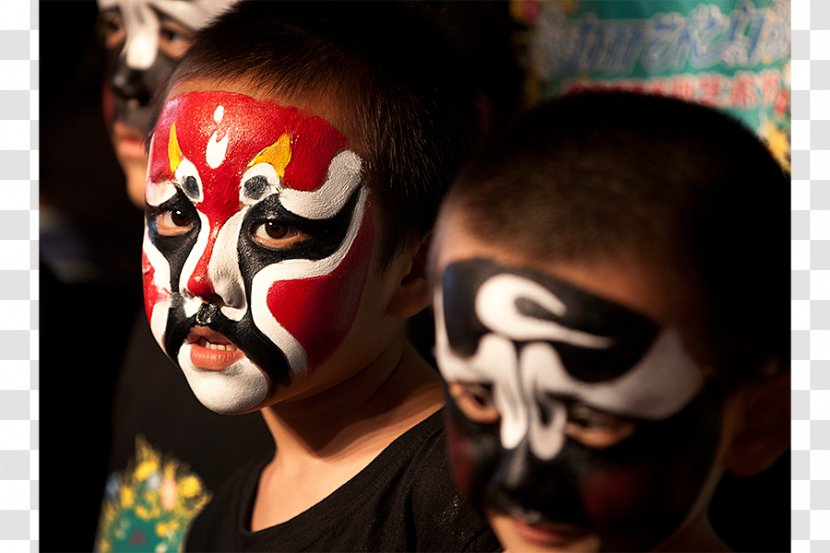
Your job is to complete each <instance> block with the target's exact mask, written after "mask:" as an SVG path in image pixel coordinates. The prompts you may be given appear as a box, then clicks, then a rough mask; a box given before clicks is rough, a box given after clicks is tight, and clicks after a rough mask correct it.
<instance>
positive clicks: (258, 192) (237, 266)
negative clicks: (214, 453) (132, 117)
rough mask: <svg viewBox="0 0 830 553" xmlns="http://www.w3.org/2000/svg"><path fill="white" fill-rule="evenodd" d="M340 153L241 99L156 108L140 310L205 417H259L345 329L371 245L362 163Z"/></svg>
mask: <svg viewBox="0 0 830 553" xmlns="http://www.w3.org/2000/svg"><path fill="white" fill-rule="evenodd" d="M346 143H347V141H346V138H345V136H343V135H342V134H341V133H340V132H339V131H337V129H335V128H334V127H333V126H331V124H330V123H328V122H326V121H324V120H322V119H320V118H318V117H313V116H310V115H307V114H305V113H303V112H301V111H300V110H298V109H297V108H294V107H286V106H280V105H278V104H275V103H273V102H269V101H263V100H255V99H254V98H251V97H248V96H245V95H242V94H237V93H231V92H222V91H210V92H193V93H190V94H186V95H183V96H179V97H177V98H174V99H172V100H170V101H169V102H168V103H167V104H166V106H165V110H164V111H163V112H162V116H161V118H160V119H159V123H158V124H157V126H156V132H155V134H154V138H153V142H152V144H151V162H150V171H149V173H150V176H149V179H148V184H147V193H146V198H147V205H148V216H147V231H146V233H145V243H144V250H145V260H146V264H147V266H148V268H147V270H146V274H145V299H146V302H145V304H146V305H145V307H146V309H147V312H148V317H149V318H150V320H151V325H152V328H153V331H154V335H155V337H156V339H157V340H158V341H159V343H160V344H162V347H164V349H165V351H166V352H167V354H168V355H169V356H170V357H171V358H172V359H174V360H175V361H176V362H177V364H178V365H179V366H180V367H181V368H182V370H183V371H184V373H185V376H186V377H187V379H188V382H189V383H190V386H191V388H192V389H193V391H194V393H195V394H196V396H197V397H198V398H199V399H200V401H202V403H204V404H205V405H206V406H207V407H209V408H210V409H212V410H214V411H217V412H220V413H234V412H242V411H248V410H252V409H255V408H257V407H258V406H260V404H261V403H262V402H263V400H264V398H265V397H266V396H267V395H268V393H269V391H271V390H273V389H274V388H275V387H278V386H284V385H287V384H289V383H290V382H291V381H293V379H295V378H298V377H306V376H309V375H310V374H312V373H313V371H314V370H315V369H317V368H318V367H319V366H320V365H321V364H323V363H324V362H325V361H326V360H327V359H328V357H329V356H331V355H332V354H333V353H334V351H336V350H337V349H338V348H339V347H340V343H341V342H342V341H343V340H344V338H345V336H346V334H347V333H348V331H349V328H350V326H351V324H352V322H353V320H354V317H355V316H356V313H357V309H358V307H359V305H360V300H361V294H362V291H363V287H364V286H365V283H366V279H367V276H368V271H369V266H370V260H371V256H372V250H373V244H374V238H373V230H372V225H373V223H372V215H371V212H370V205H369V202H368V198H369V190H368V188H366V187H365V186H364V185H363V184H362V182H363V162H362V160H361V158H360V157H359V156H358V155H357V154H356V153H354V152H353V151H351V150H348V149H346ZM176 221H178V222H176ZM269 229H270V231H276V233H277V234H279V232H284V233H285V234H283V235H279V236H272V235H271V234H269ZM285 235H289V239H283V236H285ZM294 238H296V240H294Z"/></svg>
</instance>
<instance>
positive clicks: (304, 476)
mask: <svg viewBox="0 0 830 553" xmlns="http://www.w3.org/2000/svg"><path fill="white" fill-rule="evenodd" d="M192 92H223V93H226V92H231V93H239V94H244V95H246V96H249V97H251V98H253V99H254V100H256V101H269V102H274V103H276V104H278V105H281V106H288V107H291V108H296V109H297V110H299V111H300V112H302V113H303V114H304V115H306V116H308V117H318V118H321V119H323V120H325V121H327V122H328V123H329V124H331V125H332V126H333V127H334V128H335V129H337V130H338V131H339V132H340V133H341V134H342V135H343V136H345V137H346V142H347V145H348V146H347V147H348V149H349V150H351V151H353V152H355V153H356V154H357V155H361V153H362V152H361V144H360V143H359V141H356V140H351V139H350V138H349V129H348V128H347V125H346V122H345V118H344V117H342V116H340V114H341V113H347V112H346V110H345V108H343V107H341V106H338V105H336V104H335V103H333V102H331V101H327V99H325V98H319V97H313V96H312V95H304V96H303V97H302V98H287V97H279V98H275V97H270V96H267V95H265V94H264V93H262V92H260V91H258V90H256V89H254V88H251V87H250V86H249V85H248V84H247V83H245V82H237V81H222V82H218V81H211V80H191V81H185V82H182V83H178V84H177V85H176V86H175V87H174V88H173V89H172V90H171V93H170V96H169V97H168V100H170V99H172V98H175V97H177V96H183V95H187V94H189V93H192ZM372 204H373V196H372V194H371V193H369V196H368V202H367V205H372ZM367 213H368V214H369V216H370V217H371V225H372V227H373V228H374V229H375V232H374V233H373V234H372V235H371V240H370V243H369V245H368V248H367V249H365V250H362V251H361V252H360V255H361V257H363V258H365V259H364V261H365V262H366V264H365V266H366V275H365V279H364V282H363V285H362V289H361V290H360V292H359V294H357V295H358V296H359V298H360V299H359V302H358V304H357V306H356V308H355V312H354V314H353V317H352V319H351V324H350V326H349V327H348V329H347V331H346V332H345V335H344V336H343V337H342V339H341V340H340V341H339V343H338V345H337V347H336V348H335V349H334V350H333V351H331V352H330V353H328V354H327V356H325V357H324V358H323V359H321V361H320V362H319V363H318V364H317V365H316V366H314V367H309V368H310V369H313V370H307V371H304V372H297V373H294V374H292V376H291V378H290V380H288V381H286V382H279V383H277V382H275V381H269V382H270V383H271V384H272V385H270V386H269V388H268V390H267V392H266V393H265V395H264V397H263V398H262V399H261V400H260V401H258V402H257V403H256V405H254V406H252V407H251V408H252V409H259V410H260V412H261V413H262V414H263V417H264V418H265V421H266V423H267V425H268V428H269V430H270V431H271V434H272V437H273V439H274V440H275V442H276V443H277V445H278V447H277V451H278V454H276V455H275V457H274V458H273V460H272V461H271V463H270V464H269V465H268V466H267V467H266V468H265V470H264V472H263V474H262V475H261V476H260V480H259V489H258V493H257V497H256V499H255V503H254V506H253V512H252V519H251V529H252V530H258V529H262V528H265V527H268V526H272V525H274V524H277V523H280V522H284V521H286V520H288V519H290V518H292V517H293V516H295V515H296V514H298V513H300V512H302V511H304V510H306V509H308V508H309V507H311V506H313V505H314V504H315V503H317V502H319V501H320V500H321V499H323V498H325V497H327V496H328V495H330V494H331V493H332V492H333V491H334V490H335V489H337V488H338V487H339V486H341V485H343V484H344V483H345V482H347V481H348V480H349V479H351V478H352V477H353V476H354V475H356V474H357V473H358V472H360V470H362V469H363V468H365V467H366V465H368V464H369V463H370V462H371V461H372V460H373V459H374V458H375V457H376V456H377V455H378V454H379V453H380V452H381V451H383V449H384V448H385V447H386V446H388V445H389V444H390V443H391V442H392V441H393V440H394V439H395V438H397V437H398V436H400V435H401V434H402V433H403V432H405V431H406V430H408V429H409V428H411V427H412V426H414V425H416V424H417V423H418V422H420V421H422V420H423V419H424V418H426V417H427V416H429V415H430V414H432V413H433V412H434V411H436V410H437V409H438V408H440V406H441V405H442V397H441V390H440V381H439V378H438V376H437V375H436V374H435V372H434V371H432V370H431V369H430V367H429V366H428V365H427V364H426V363H425V362H424V361H423V360H422V359H421V358H420V357H419V356H418V355H417V353H416V352H415V350H414V349H413V348H412V347H411V345H410V344H409V343H408V341H407V339H406V334H405V323H406V319H407V318H408V317H410V316H411V315H413V314H415V313H416V312H418V311H420V310H421V309H423V308H424V307H425V306H426V305H427V304H428V301H429V292H428V286H427V282H426V279H425V275H424V274H423V273H422V271H419V270H418V267H419V266H422V264H419V263H418V262H417V259H418V257H419V255H421V254H419V252H421V251H422V243H421V239H420V238H418V237H413V238H412V239H411V240H410V241H409V242H408V243H407V244H406V246H405V247H404V248H403V251H402V252H401V253H400V254H398V255H397V256H396V257H395V258H394V259H393V260H392V262H391V263H390V264H389V266H388V267H386V268H385V269H383V270H381V269H380V267H379V266H378V259H379V255H380V248H381V246H380V241H379V240H378V236H379V235H380V233H382V232H383V228H382V223H381V220H380V216H379V214H378V213H377V212H376V210H372V209H369V210H367ZM206 290H207V288H206V287H205V288H202V289H201V290H200V289H199V288H198V287H196V288H195V289H194V292H195V297H197V298H199V299H200V301H202V302H204V303H205V304H211V303H216V302H220V303H221V298H217V297H216V296H213V295H211V294H210V293H209V292H207V291H206ZM214 291H215V290H214ZM247 300H248V302H249V303H250V301H251V298H247ZM217 340H218V338H217ZM239 349H240V351H241V353H242V354H243V355H247V352H246V351H245V350H244V349H241V348H239ZM205 369H210V367H205ZM220 372H221V371H220ZM263 372H265V373H266V374H267V370H263ZM358 443H359V446H358V445H357V444H358ZM275 497H279V501H275V500H274V498H275Z"/></svg>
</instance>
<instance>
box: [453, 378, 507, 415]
mask: <svg viewBox="0 0 830 553" xmlns="http://www.w3.org/2000/svg"><path fill="white" fill-rule="evenodd" d="M449 392H450V395H451V396H452V398H453V400H454V401H455V404H456V405H458V408H459V409H460V410H461V412H462V413H464V415H465V416H466V417H467V418H468V419H470V420H471V421H474V422H480V423H486V424H489V423H494V422H496V421H498V420H499V416H500V415H499V410H498V409H496V405H495V403H494V401H493V386H492V384H481V383H476V382H451V383H450V385H449Z"/></svg>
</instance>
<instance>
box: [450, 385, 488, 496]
mask: <svg viewBox="0 0 830 553" xmlns="http://www.w3.org/2000/svg"><path fill="white" fill-rule="evenodd" d="M446 436H447V449H448V452H449V457H450V467H451V469H452V473H453V477H454V478H455V482H456V485H457V486H458V489H459V491H460V492H461V493H462V494H463V495H465V496H466V497H468V498H470V499H472V500H473V501H474V502H476V503H479V504H480V503H481V501H482V500H483V496H484V492H485V490H486V489H487V487H488V483H489V479H490V476H491V474H492V472H493V470H494V469H495V467H496V464H497V463H498V455H499V439H498V427H497V426H496V427H494V428H493V429H492V431H488V429H484V428H482V427H480V426H479V425H476V424H473V423H471V422H470V421H469V420H468V419H466V418H465V417H464V416H463V415H461V413H460V412H459V411H458V408H457V407H456V406H455V404H454V403H453V402H452V400H448V401H447V418H446Z"/></svg>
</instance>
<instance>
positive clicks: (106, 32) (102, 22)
mask: <svg viewBox="0 0 830 553" xmlns="http://www.w3.org/2000/svg"><path fill="white" fill-rule="evenodd" d="M98 22H99V23H98V28H99V32H100V33H101V36H102V37H103V40H104V45H105V46H106V47H107V48H110V49H115V48H119V47H120V46H121V45H122V44H123V43H124V39H125V38H126V33H125V30H124V21H123V19H122V18H121V14H120V13H118V11H117V10H108V11H105V12H101V15H100V17H99V19H98Z"/></svg>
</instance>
